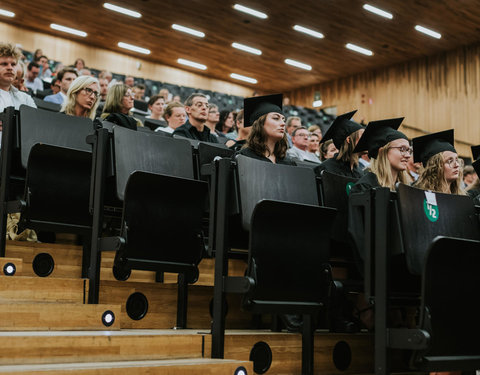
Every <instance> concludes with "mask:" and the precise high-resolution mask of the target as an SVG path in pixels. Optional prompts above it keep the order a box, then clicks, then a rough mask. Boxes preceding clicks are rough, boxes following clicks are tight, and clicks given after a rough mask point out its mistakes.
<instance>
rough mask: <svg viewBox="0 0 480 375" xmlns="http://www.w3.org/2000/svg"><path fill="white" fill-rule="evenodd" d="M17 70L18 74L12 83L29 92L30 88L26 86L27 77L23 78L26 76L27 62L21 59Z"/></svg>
mask: <svg viewBox="0 0 480 375" xmlns="http://www.w3.org/2000/svg"><path fill="white" fill-rule="evenodd" d="M15 70H16V75H15V80H14V81H13V83H12V85H13V86H14V87H16V88H17V89H19V90H20V91H23V92H28V89H27V88H26V87H25V79H24V78H23V77H24V76H25V64H24V63H23V62H21V61H20V60H19V61H18V63H17V66H16V69H15Z"/></svg>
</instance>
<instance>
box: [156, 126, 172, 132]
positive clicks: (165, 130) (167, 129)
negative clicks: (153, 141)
mask: <svg viewBox="0 0 480 375" xmlns="http://www.w3.org/2000/svg"><path fill="white" fill-rule="evenodd" d="M155 131H156V132H159V131H162V132H165V133H173V132H174V131H175V129H172V128H171V127H170V126H167V127H166V128H162V127H161V126H159V127H158V128H156V129H155Z"/></svg>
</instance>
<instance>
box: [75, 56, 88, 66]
mask: <svg viewBox="0 0 480 375" xmlns="http://www.w3.org/2000/svg"><path fill="white" fill-rule="evenodd" d="M79 61H81V62H82V63H83V67H85V60H84V59H82V58H81V57H79V58H77V59H76V60H75V62H74V63H73V66H74V67H76V66H77V62H79Z"/></svg>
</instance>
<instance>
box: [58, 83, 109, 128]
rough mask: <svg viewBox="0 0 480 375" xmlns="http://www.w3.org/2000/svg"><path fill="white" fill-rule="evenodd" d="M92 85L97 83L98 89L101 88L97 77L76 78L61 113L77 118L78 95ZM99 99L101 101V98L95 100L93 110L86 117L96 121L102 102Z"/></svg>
mask: <svg viewBox="0 0 480 375" xmlns="http://www.w3.org/2000/svg"><path fill="white" fill-rule="evenodd" d="M92 83H96V84H97V85H98V87H100V84H99V83H98V79H96V78H95V77H91V76H80V77H77V78H75V80H74V81H73V82H72V84H71V85H70V87H69V89H68V92H67V99H66V100H65V101H64V102H63V105H62V109H61V112H65V113H66V114H67V115H70V116H76V114H75V105H76V103H77V95H78V93H79V92H80V91H81V90H83V89H84V88H86V87H88V86H90V85H91V84H92ZM99 99H100V98H99V97H96V98H95V103H94V104H93V106H92V108H90V109H89V110H88V111H87V112H86V113H85V117H88V118H91V119H92V120H95V115H96V113H97V107H98V103H99V102H100V100H99Z"/></svg>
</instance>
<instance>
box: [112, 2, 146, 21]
mask: <svg viewBox="0 0 480 375" xmlns="http://www.w3.org/2000/svg"><path fill="white" fill-rule="evenodd" d="M103 7H104V8H107V9H109V10H113V11H114V12H118V13H122V14H125V15H127V16H130V17H135V18H140V17H142V15H141V14H140V13H138V12H135V11H134V10H131V9H127V8H123V7H119V6H118V5H114V4H110V3H103Z"/></svg>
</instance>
